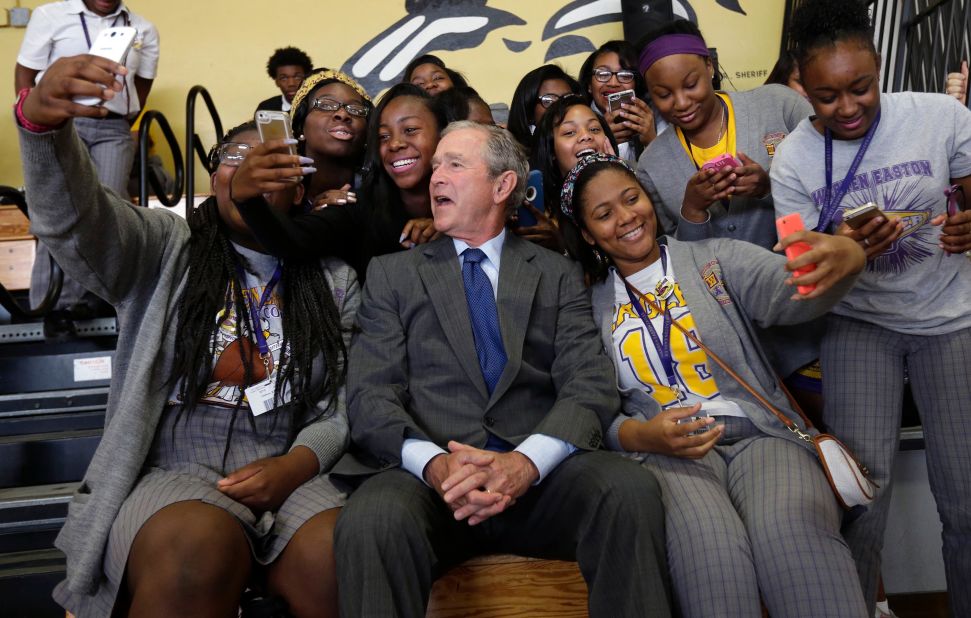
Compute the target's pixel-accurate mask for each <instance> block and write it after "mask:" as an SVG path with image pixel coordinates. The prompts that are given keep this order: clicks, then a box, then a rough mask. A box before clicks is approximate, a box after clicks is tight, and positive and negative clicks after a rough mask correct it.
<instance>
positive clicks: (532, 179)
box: [516, 170, 546, 227]
mask: <svg viewBox="0 0 971 618" xmlns="http://www.w3.org/2000/svg"><path fill="white" fill-rule="evenodd" d="M526 201H527V202H529V203H530V204H531V205H532V206H533V208H536V209H538V210H543V209H544V208H545V207H546V204H545V203H544V201H543V172H541V171H539V170H529V174H528V175H527V176H526ZM516 220H517V223H516V227H533V226H534V225H536V224H537V223H538V221H537V220H536V216H535V215H533V212H532V211H531V210H530V209H529V208H527V207H526V206H525V205H522V206H520V207H519V208H517V209H516Z"/></svg>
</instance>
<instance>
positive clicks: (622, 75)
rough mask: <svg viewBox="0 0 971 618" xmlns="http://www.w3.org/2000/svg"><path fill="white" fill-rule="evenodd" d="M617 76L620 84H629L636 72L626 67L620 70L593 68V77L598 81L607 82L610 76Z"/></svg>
mask: <svg viewBox="0 0 971 618" xmlns="http://www.w3.org/2000/svg"><path fill="white" fill-rule="evenodd" d="M614 75H616V76H617V81H619V82H620V83H622V84H629V83H630V82H632V81H634V76H635V75H636V73H634V72H633V71H630V70H628V69H621V70H620V71H608V70H607V69H594V70H593V78H594V79H595V80H597V81H598V82H604V83H606V82H609V81H610V78H611V77H612V76H614Z"/></svg>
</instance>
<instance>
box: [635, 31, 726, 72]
mask: <svg viewBox="0 0 971 618" xmlns="http://www.w3.org/2000/svg"><path fill="white" fill-rule="evenodd" d="M675 54H694V55H695V56H704V57H705V58H708V57H709V56H711V54H710V53H709V52H708V46H707V45H706V44H705V40H704V39H702V38H701V37H699V36H695V35H693V34H665V35H664V36H662V37H658V38H656V39H654V40H653V41H651V42H650V43H648V44H647V45H645V46H644V49H643V50H642V51H641V57H640V65H639V66H640V69H641V75H643V74H644V73H646V72H647V70H648V69H649V68H651V66H652V65H653V64H654V63H655V62H657V61H658V60H660V59H661V58H664V57H666V56H673V55H675Z"/></svg>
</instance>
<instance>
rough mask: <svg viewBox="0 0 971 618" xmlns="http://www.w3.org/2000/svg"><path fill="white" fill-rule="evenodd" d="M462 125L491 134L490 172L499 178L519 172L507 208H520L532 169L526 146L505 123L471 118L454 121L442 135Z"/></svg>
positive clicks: (488, 146)
mask: <svg viewBox="0 0 971 618" xmlns="http://www.w3.org/2000/svg"><path fill="white" fill-rule="evenodd" d="M460 129H476V130H479V131H484V132H485V133H487V134H488V139H487V140H486V147H485V152H484V153H483V158H484V159H485V162H486V167H488V168H489V175H490V176H492V177H493V178H496V177H498V176H499V175H500V174H502V173H503V172H506V171H512V172H513V173H515V174H516V188H515V189H513V192H512V194H510V196H509V199H508V201H506V209H507V210H509V211H510V212H511V211H512V210H514V209H516V208H518V207H519V206H520V205H521V204H522V203H523V200H524V199H525V197H526V175H527V174H528V173H529V164H528V163H527V161H526V149H525V148H523V147H522V145H521V144H520V143H519V142H518V141H516V138H515V137H513V135H512V133H510V132H509V131H507V130H505V129H503V128H502V127H497V126H495V125H492V124H482V123H481V122H473V121H471V120H457V121H455V122H452V123H450V124H449V125H448V126H447V127H445V130H444V131H442V137H445V136H446V135H448V134H449V133H451V132H453V131H458V130H460ZM539 208H540V209H542V208H543V206H542V205H540V206H539Z"/></svg>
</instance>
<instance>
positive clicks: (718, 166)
mask: <svg viewBox="0 0 971 618" xmlns="http://www.w3.org/2000/svg"><path fill="white" fill-rule="evenodd" d="M726 167H731V168H736V167H742V162H741V161H739V160H738V159H736V158H735V157H733V156H732V155H730V154H728V153H727V152H726V153H725V154H723V155H718V156H717V157H715V158H714V159H712V160H710V161H708V162H707V163H705V164H704V165H702V166H701V169H703V170H714V171H716V172H720V171H722V170H723V169H725V168H726Z"/></svg>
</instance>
